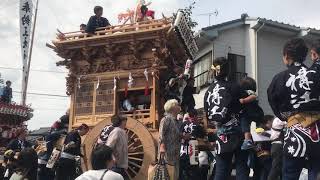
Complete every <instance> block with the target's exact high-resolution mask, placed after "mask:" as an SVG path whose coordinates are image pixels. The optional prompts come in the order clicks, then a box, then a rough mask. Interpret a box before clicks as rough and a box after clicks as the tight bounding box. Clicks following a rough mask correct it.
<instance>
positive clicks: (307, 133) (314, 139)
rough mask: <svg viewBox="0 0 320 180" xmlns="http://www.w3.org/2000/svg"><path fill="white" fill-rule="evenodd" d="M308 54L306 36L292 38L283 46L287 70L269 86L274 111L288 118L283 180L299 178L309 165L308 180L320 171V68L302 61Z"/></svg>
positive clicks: (269, 97) (286, 119)
mask: <svg viewBox="0 0 320 180" xmlns="http://www.w3.org/2000/svg"><path fill="white" fill-rule="evenodd" d="M307 53H308V48H307V46H306V43H305V42H304V40H303V39H301V38H294V39H291V40H289V41H288V42H287V43H286V44H285V46H284V48H283V62H284V64H285V65H286V66H287V67H288V69H287V70H285V71H282V72H280V73H279V74H277V75H276V76H275V77H274V78H273V80H272V82H271V84H270V86H269V88H268V99H269V103H270V106H271V108H272V110H273V112H274V114H275V115H276V116H277V117H278V118H279V119H281V120H282V121H287V131H286V133H285V137H284V146H283V152H284V154H283V156H284V158H283V179H284V180H298V179H299V175H300V173H301V171H302V168H304V166H305V165H306V164H307V165H308V171H309V172H308V176H309V178H308V179H309V180H314V179H316V176H317V174H318V173H319V172H320V154H319V153H318V152H319V151H320V143H319V139H320V137H319V131H318V129H319V128H320V121H319V119H320V100H319V95H320V91H319V89H320V83H319V82H320V81H319V75H320V71H319V70H318V69H316V68H314V67H312V68H310V69H309V68H308V67H306V66H305V65H304V64H303V62H304V61H305V59H306V56H307Z"/></svg>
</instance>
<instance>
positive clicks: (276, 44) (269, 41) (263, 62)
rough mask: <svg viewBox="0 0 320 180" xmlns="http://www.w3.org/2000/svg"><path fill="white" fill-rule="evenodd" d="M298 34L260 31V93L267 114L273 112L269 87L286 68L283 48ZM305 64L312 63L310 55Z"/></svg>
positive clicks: (262, 105) (260, 99)
mask: <svg viewBox="0 0 320 180" xmlns="http://www.w3.org/2000/svg"><path fill="white" fill-rule="evenodd" d="M293 37H296V36H288V35H285V34H277V33H274V32H267V31H259V33H258V95H259V103H260V106H261V107H262V108H263V110H264V111H265V114H273V112H272V110H271V107H270V105H269V102H268V96H267V89H268V87H269V85H270V83H271V81H272V78H273V77H274V76H275V75H276V74H277V73H279V72H281V71H283V70H285V69H286V66H285V65H284V64H283V61H282V49H283V46H284V44H285V43H286V41H288V40H289V39H290V38H293ZM305 64H306V65H307V66H310V65H311V60H310V57H307V59H306V61H305Z"/></svg>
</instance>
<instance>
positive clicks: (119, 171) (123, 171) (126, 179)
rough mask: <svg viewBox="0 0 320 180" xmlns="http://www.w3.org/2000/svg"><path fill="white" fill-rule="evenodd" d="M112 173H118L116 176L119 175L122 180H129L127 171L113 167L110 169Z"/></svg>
mask: <svg viewBox="0 0 320 180" xmlns="http://www.w3.org/2000/svg"><path fill="white" fill-rule="evenodd" d="M112 171H113V172H116V173H118V174H121V176H122V177H123V179H124V180H129V177H128V174H127V171H126V170H125V169H123V168H117V167H113V168H112Z"/></svg>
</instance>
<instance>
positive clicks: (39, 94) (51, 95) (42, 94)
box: [12, 91, 69, 98]
mask: <svg viewBox="0 0 320 180" xmlns="http://www.w3.org/2000/svg"><path fill="white" fill-rule="evenodd" d="M12 92H14V93H21V92H20V91H12ZM27 94H30V95H38V96H50V97H62V98H66V97H69V96H66V95H58V94H46V93H27Z"/></svg>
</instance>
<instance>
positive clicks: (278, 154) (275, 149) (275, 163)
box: [268, 144, 283, 180]
mask: <svg viewBox="0 0 320 180" xmlns="http://www.w3.org/2000/svg"><path fill="white" fill-rule="evenodd" d="M282 146H283V144H272V146H271V157H272V167H271V170H270V174H269V176H268V180H278V179H281V176H282V158H283V157H282V149H283V147H282Z"/></svg>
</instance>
